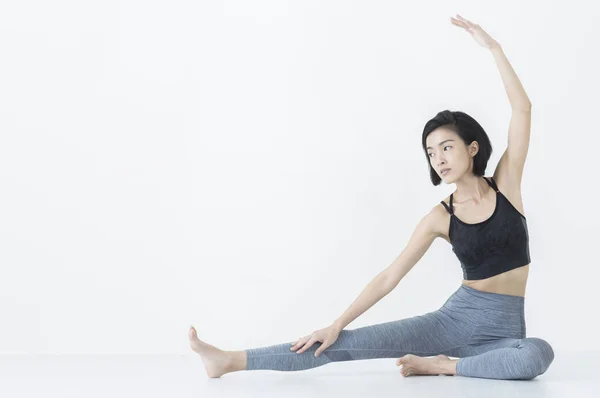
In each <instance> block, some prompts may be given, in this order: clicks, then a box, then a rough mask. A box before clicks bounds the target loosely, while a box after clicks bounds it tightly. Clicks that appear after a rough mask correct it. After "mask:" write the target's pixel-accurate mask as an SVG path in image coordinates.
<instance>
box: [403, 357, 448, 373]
mask: <svg viewBox="0 0 600 398" xmlns="http://www.w3.org/2000/svg"><path fill="white" fill-rule="evenodd" d="M450 362H452V360H451V359H450V358H448V356H447V355H436V356H435V357H432V358H426V357H420V356H417V355H412V354H407V355H405V356H403V357H401V358H399V359H398V360H397V361H396V365H397V366H400V365H402V369H401V370H400V373H401V374H402V376H414V375H440V374H445V375H451V374H453V373H451V372H450V371H449V370H448V364H449V363H450Z"/></svg>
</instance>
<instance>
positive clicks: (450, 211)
mask: <svg viewBox="0 0 600 398" xmlns="http://www.w3.org/2000/svg"><path fill="white" fill-rule="evenodd" d="M453 195H454V193H453V194H452V195H450V206H449V207H448V205H447V204H446V202H444V201H443V200H442V201H441V202H440V203H441V204H443V205H444V207H445V208H446V210H447V211H448V213H450V214H454V213H453V212H452V196H453Z"/></svg>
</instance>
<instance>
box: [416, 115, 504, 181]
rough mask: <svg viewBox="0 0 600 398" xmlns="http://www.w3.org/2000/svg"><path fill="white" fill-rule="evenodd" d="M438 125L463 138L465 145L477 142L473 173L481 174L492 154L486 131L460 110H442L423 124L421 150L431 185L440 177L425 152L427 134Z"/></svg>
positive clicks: (483, 172)
mask: <svg viewBox="0 0 600 398" xmlns="http://www.w3.org/2000/svg"><path fill="white" fill-rule="evenodd" d="M439 127H445V128H448V129H449V130H452V131H454V132H455V133H457V134H458V135H459V136H460V138H461V139H462V140H463V142H464V143H465V145H469V144H470V143H472V142H473V141H477V143H478V144H479V151H478V152H477V154H476V155H475V158H474V159H473V174H475V175H478V176H483V175H484V174H485V169H486V167H487V163H488V160H490V156H491V155H492V150H493V149H492V143H491V142H490V138H489V137H488V135H487V133H486V132H485V130H484V129H483V127H481V125H480V124H479V123H477V121H476V120H475V119H473V118H472V117H471V116H469V115H467V114H466V113H464V112H460V111H454V112H453V111H449V110H447V109H446V110H444V111H441V112H438V114H437V115H435V117H434V118H433V119H431V120H429V121H428V122H427V123H426V124H425V128H424V129H423V151H425V157H426V158H427V164H428V165H429V176H430V178H431V182H432V183H433V185H436V186H437V185H440V183H441V182H442V179H441V178H440V176H439V175H438V173H437V172H436V171H435V170H434V169H433V168H432V167H431V161H430V159H429V155H428V154H427V143H426V142H427V136H428V135H429V134H430V133H431V132H432V131H434V130H435V129H437V128H439Z"/></svg>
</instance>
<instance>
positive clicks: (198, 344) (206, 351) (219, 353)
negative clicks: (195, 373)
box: [188, 326, 231, 378]
mask: <svg viewBox="0 0 600 398" xmlns="http://www.w3.org/2000/svg"><path fill="white" fill-rule="evenodd" d="M188 337H189V338H190V347H192V350H194V352H197V353H198V354H200V358H202V362H204V367H205V368H206V373H207V374H208V377H211V378H219V377H221V376H223V375H224V374H225V373H228V372H229V366H230V365H231V358H230V357H229V355H227V353H225V351H223V350H220V349H218V348H217V347H215V346H212V345H210V344H206V343H205V342H203V341H201V340H200V339H198V335H197V333H196V329H195V328H194V327H193V326H190V330H189V333H188Z"/></svg>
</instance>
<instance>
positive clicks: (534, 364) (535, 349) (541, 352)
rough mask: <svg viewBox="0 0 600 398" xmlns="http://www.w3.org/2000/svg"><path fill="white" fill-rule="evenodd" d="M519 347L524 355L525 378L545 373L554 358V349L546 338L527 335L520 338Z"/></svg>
mask: <svg viewBox="0 0 600 398" xmlns="http://www.w3.org/2000/svg"><path fill="white" fill-rule="evenodd" d="M519 348H520V349H521V350H522V352H523V354H524V355H525V361H524V362H525V363H524V364H525V366H526V369H525V372H524V373H525V374H524V378H526V379H533V378H535V377H537V376H539V375H541V374H543V373H545V372H546V370H548V368H549V367H550V364H551V363H552V361H553V360H554V350H553V349H552V346H551V345H550V344H549V343H548V342H547V341H546V340H542V339H539V338H537V337H528V338H525V339H522V340H521V343H520V344H519Z"/></svg>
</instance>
